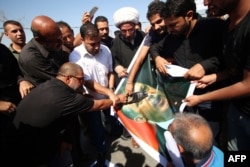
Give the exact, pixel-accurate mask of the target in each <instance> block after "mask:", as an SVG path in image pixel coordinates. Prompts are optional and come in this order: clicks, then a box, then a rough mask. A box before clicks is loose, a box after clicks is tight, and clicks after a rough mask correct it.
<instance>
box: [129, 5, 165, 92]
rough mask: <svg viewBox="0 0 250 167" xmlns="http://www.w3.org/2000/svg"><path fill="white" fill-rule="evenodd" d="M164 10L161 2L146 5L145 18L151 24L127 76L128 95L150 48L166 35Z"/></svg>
mask: <svg viewBox="0 0 250 167" xmlns="http://www.w3.org/2000/svg"><path fill="white" fill-rule="evenodd" d="M164 10H165V3H164V2H162V1H153V2H151V3H150V4H149V5H148V12H147V18H148V20H149V22H150V24H151V28H150V30H149V33H148V34H147V35H146V37H145V40H144V43H143V46H142V48H141V50H140V53H139V55H138V57H137V58H136V61H135V63H134V65H133V67H132V69H131V71H130V73H129V76H128V80H127V83H126V90H125V91H126V93H127V94H129V95H131V94H132V93H133V89H134V79H135V76H136V74H137V72H138V70H139V69H140V67H141V64H142V62H143V60H144V59H145V57H146V56H147V55H148V52H149V48H150V46H151V45H153V44H154V43H157V42H159V41H160V40H161V39H163V38H164V37H165V36H166V35H167V28H166V25H165V22H164V18H163V13H164Z"/></svg>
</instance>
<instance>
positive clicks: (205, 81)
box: [196, 74, 217, 89]
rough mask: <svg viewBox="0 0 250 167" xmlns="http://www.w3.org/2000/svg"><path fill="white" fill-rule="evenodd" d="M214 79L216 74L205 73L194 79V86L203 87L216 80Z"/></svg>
mask: <svg viewBox="0 0 250 167" xmlns="http://www.w3.org/2000/svg"><path fill="white" fill-rule="evenodd" d="M216 79H217V75H216V74H210V75H205V76H203V77H202V78H201V79H200V80H197V81H196V82H197V85H196V88H200V89H203V88H205V87H207V86H209V85H211V84H213V83H214V82H216Z"/></svg>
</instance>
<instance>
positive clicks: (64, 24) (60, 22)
mask: <svg viewBox="0 0 250 167" xmlns="http://www.w3.org/2000/svg"><path fill="white" fill-rule="evenodd" d="M56 24H57V25H58V26H59V28H62V27H67V28H68V29H69V30H70V31H71V32H72V33H73V34H74V31H73V29H72V28H71V27H70V25H69V24H68V23H66V22H65V21H57V22H56Z"/></svg>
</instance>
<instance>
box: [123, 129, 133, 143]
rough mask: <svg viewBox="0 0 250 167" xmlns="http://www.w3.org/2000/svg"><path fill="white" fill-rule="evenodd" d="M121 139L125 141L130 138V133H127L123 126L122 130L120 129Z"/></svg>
mask: <svg viewBox="0 0 250 167" xmlns="http://www.w3.org/2000/svg"><path fill="white" fill-rule="evenodd" d="M121 139H123V140H125V141H126V140H129V139H131V135H130V134H129V132H128V131H127V129H126V128H124V127H123V130H122V135H121Z"/></svg>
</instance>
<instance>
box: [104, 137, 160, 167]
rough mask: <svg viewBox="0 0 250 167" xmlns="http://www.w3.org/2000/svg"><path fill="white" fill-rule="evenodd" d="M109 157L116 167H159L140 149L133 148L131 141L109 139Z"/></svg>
mask: <svg viewBox="0 0 250 167" xmlns="http://www.w3.org/2000/svg"><path fill="white" fill-rule="evenodd" d="M110 143H111V144H110V147H109V153H110V154H109V156H108V157H107V159H108V160H111V162H112V163H114V164H115V165H116V166H117V167H160V166H161V165H160V164H157V162H156V161H155V160H154V159H153V158H152V157H150V156H149V154H148V153H146V152H145V151H144V150H142V149H141V148H133V147H132V144H131V140H128V141H124V140H122V139H121V138H117V139H112V138H111V139H110Z"/></svg>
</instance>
